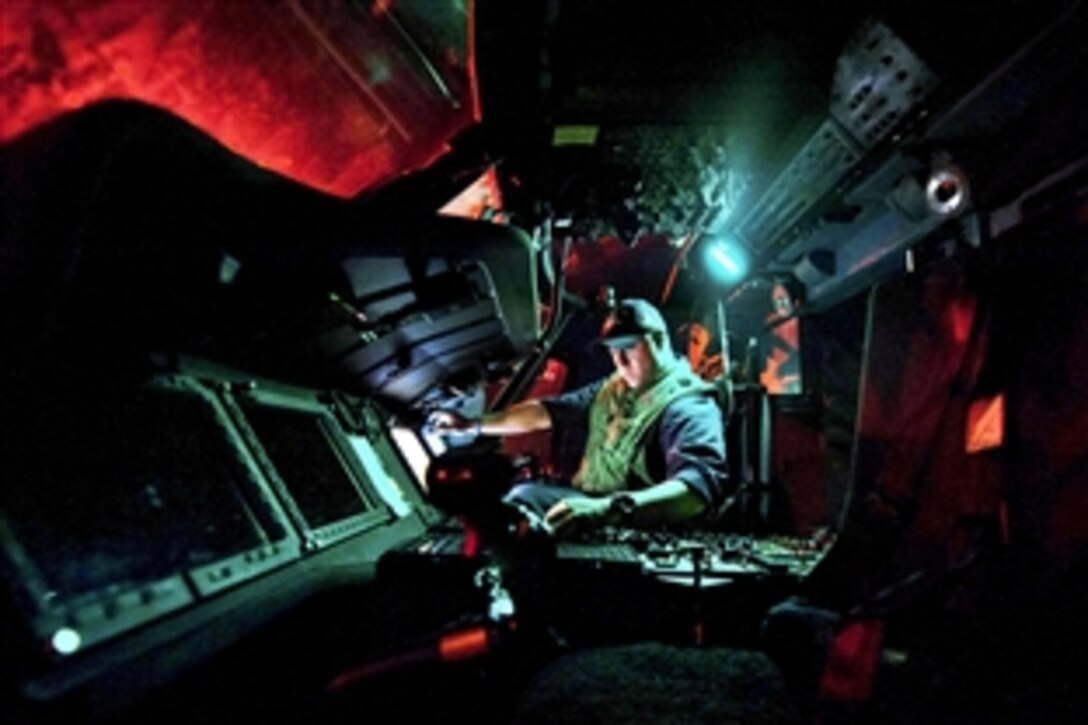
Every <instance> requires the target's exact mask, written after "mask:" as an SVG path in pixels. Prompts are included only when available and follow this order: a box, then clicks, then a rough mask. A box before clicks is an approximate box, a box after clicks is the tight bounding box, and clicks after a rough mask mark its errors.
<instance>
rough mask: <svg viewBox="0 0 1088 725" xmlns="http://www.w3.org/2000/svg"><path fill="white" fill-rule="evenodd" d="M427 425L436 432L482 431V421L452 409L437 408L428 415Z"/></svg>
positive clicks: (474, 432) (476, 432)
mask: <svg viewBox="0 0 1088 725" xmlns="http://www.w3.org/2000/svg"><path fill="white" fill-rule="evenodd" d="M427 427H428V428H430V429H431V430H432V431H434V432H435V433H472V434H478V433H479V432H480V421H478V420H473V419H471V418H466V417H465V416H463V415H461V414H460V413H457V412H455V411H452V410H435V411H433V412H432V413H431V414H430V415H428V416H427Z"/></svg>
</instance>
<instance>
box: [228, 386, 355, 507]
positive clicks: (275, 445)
mask: <svg viewBox="0 0 1088 725" xmlns="http://www.w3.org/2000/svg"><path fill="white" fill-rule="evenodd" d="M240 405H241V408H242V410H243V412H244V414H245V419H246V422H247V423H248V424H249V426H250V427H251V428H252V429H253V432H254V433H255V434H256V437H257V439H258V440H259V441H260V445H261V447H262V448H263V449H264V451H265V453H266V454H267V456H268V459H269V461H270V462H271V463H272V465H273V466H274V467H275V468H276V472H277V473H278V474H279V478H280V479H281V481H282V482H283V484H284V486H285V487H286V488H287V491H288V493H289V494H290V496H291V498H292V499H293V500H294V502H295V504H296V505H297V506H298V508H299V511H300V513H301V514H302V516H303V518H305V519H306V523H307V524H309V525H310V526H312V527H313V528H320V527H322V526H325V525H327V524H330V523H333V522H336V521H341V520H343V519H346V518H349V517H352V516H358V515H360V514H363V513H365V512H367V511H368V510H370V506H369V505H368V504H367V501H366V500H365V499H364V498H363V496H362V493H361V492H360V489H359V487H358V486H357V485H356V484H355V480H354V476H353V475H352V474H351V473H350V471H349V470H348V469H347V468H346V466H345V463H344V461H343V459H342V457H341V456H342V454H341V453H340V452H338V451H337V449H336V448H335V443H334V436H335V435H336V433H335V432H334V429H333V426H334V425H335V424H334V423H333V422H332V421H330V420H329V419H327V418H326V417H325V416H324V415H322V414H321V413H317V412H312V411H306V410H297V409H294V408H286V407H276V406H271V405H264V404H259V403H257V402H255V401H253V400H249V399H243V400H242V401H240Z"/></svg>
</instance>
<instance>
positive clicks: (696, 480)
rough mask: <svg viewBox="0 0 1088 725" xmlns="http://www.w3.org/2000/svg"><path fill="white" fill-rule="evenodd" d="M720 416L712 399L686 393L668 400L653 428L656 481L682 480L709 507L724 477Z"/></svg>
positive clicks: (720, 490) (717, 497) (718, 501)
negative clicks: (658, 474) (657, 448)
mask: <svg viewBox="0 0 1088 725" xmlns="http://www.w3.org/2000/svg"><path fill="white" fill-rule="evenodd" d="M722 418H723V416H722V411H721V408H720V407H719V406H718V404H717V403H716V402H715V401H714V399H713V398H711V397H709V396H703V395H689V396H685V397H683V398H679V399H677V400H675V401H673V402H672V403H670V404H669V406H668V407H667V408H665V411H664V412H663V413H662V414H661V420H660V422H659V424H658V427H657V441H658V445H659V446H660V452H661V459H660V461H661V463H662V464H663V466H664V472H663V476H662V478H661V479H660V480H661V481H664V480H667V479H670V478H673V479H677V480H679V481H682V482H683V483H684V484H686V485H687V486H688V487H690V488H691V489H692V490H693V491H695V493H697V494H698V495H699V496H700V497H701V498H702V499H703V500H704V501H705V502H706V504H707V506H708V507H709V508H711V509H715V508H717V507H718V505H719V504H721V502H722V499H723V497H724V496H725V488H726V478H727V476H728V473H727V472H728V468H727V466H726V453H725V431H724V424H723V421H722ZM648 463H650V461H648ZM651 470H652V468H651ZM658 482H660V481H658Z"/></svg>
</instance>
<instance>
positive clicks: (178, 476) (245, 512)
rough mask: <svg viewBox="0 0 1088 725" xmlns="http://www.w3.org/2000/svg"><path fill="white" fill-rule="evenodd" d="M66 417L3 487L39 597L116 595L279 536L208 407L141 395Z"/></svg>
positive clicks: (31, 448)
mask: <svg viewBox="0 0 1088 725" xmlns="http://www.w3.org/2000/svg"><path fill="white" fill-rule="evenodd" d="M73 408H77V409H75V410H73V412H72V414H71V415H70V417H69V418H67V419H65V420H63V421H58V425H56V426H55V427H54V428H53V429H51V430H50V434H49V436H44V435H38V436H36V437H35V438H34V439H33V440H30V441H27V442H26V446H25V448H24V450H23V451H22V454H23V461H22V463H21V464H20V465H19V466H18V468H17V470H16V472H15V473H14V475H13V477H12V480H8V481H5V485H4V486H3V494H2V496H3V498H2V508H3V513H4V515H5V518H6V519H7V525H8V527H9V531H10V532H11V535H12V536H13V538H14V540H15V542H17V546H18V547H19V549H20V551H21V556H22V558H24V559H25V561H26V564H28V565H29V566H30V567H32V568H33V570H34V572H35V574H36V577H37V578H38V579H40V581H41V585H42V586H43V587H44V588H45V590H46V591H45V592H44V593H43V595H44V596H47V597H49V598H50V599H53V598H56V599H59V600H60V601H66V600H69V599H71V598H74V597H78V596H80V595H83V594H87V593H91V592H103V591H107V592H108V591H120V590H124V589H128V588H131V587H133V586H137V585H139V584H142V583H146V582H151V581H155V580H158V579H162V578H164V577H167V576H171V575H174V574H177V573H179V572H184V571H186V570H189V569H191V568H193V567H198V566H201V565H206V564H210V563H213V562H216V561H219V560H222V559H224V558H226V557H229V556H232V555H235V554H238V553H239V552H243V551H247V550H249V549H252V548H254V547H257V546H262V545H265V544H268V543H270V542H275V541H278V540H281V539H282V538H284V537H285V536H286V534H287V532H286V530H285V527H284V525H283V523H282V522H281V519H280V518H279V517H278V516H277V515H276V512H275V511H274V510H273V509H272V508H270V506H269V503H268V501H267V499H265V498H264V497H263V495H262V493H261V489H260V487H259V485H258V484H257V481H256V480H255V479H254V477H253V476H254V474H253V472H252V471H251V469H250V467H249V466H247V464H246V460H245V459H244V457H243V456H241V455H240V453H239V451H240V448H239V445H238V442H237V441H236V439H234V438H232V437H231V436H230V435H229V434H228V430H227V428H226V427H225V426H224V421H223V418H222V415H221V413H220V411H219V410H218V409H217V408H216V407H215V406H214V404H213V403H212V401H211V400H210V399H208V398H206V397H204V396H203V395H201V394H199V393H197V392H194V391H193V390H189V389H182V388H178V387H170V386H149V387H146V388H143V389H140V390H139V391H137V392H133V393H131V394H129V395H125V396H118V397H116V398H110V399H108V400H101V401H96V402H94V403H81V404H80V405H78V406H73Z"/></svg>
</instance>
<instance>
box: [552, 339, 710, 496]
mask: <svg viewBox="0 0 1088 725" xmlns="http://www.w3.org/2000/svg"><path fill="white" fill-rule="evenodd" d="M713 390H714V387H713V386H712V385H710V384H709V383H707V382H705V381H704V380H703V379H701V378H700V377H698V376H697V375H695V373H693V372H692V371H691V368H690V367H688V365H687V362H686V361H683V360H679V359H675V363H674V364H670V365H669V366H668V369H667V370H666V372H665V374H664V375H663V376H662V377H660V378H658V379H657V380H655V381H654V382H653V383H651V384H650V385H649V387H647V388H645V389H643V390H630V389H628V387H627V385H626V383H624V382H623V379H622V378H621V377H620V376H619V373H613V374H612V376H611V377H609V378H608V380H607V381H605V383H604V385H603V386H601V389H600V390H599V391H597V395H596V397H595V398H594V399H593V404H592V405H591V406H590V409H589V436H588V438H587V440H586V451H585V454H584V455H583V456H582V461H581V464H580V465H579V467H578V472H577V473H576V474H575V475H574V478H573V479H572V481H571V482H572V484H573V485H574V487H575V488H577V489H579V490H582V491H585V492H586V493H593V494H598V493H600V494H603V493H612V492H614V491H620V490H623V489H624V488H626V482H627V478H628V476H629V475H630V474H631V473H632V472H633V473H634V474H635V475H636V476H637V477H638V478H639V479H641V480H642V481H643V482H644V483H645V484H647V485H649V484H652V483H657V482H655V481H652V480H651V478H650V475H649V472H648V470H647V467H646V446H645V441H646V435H647V433H648V432H649V430H650V428H651V427H652V426H653V424H654V423H656V422H657V419H658V418H659V417H660V416H661V413H662V412H664V410H665V408H666V407H667V406H668V405H669V404H670V403H672V402H673V401H674V400H676V399H678V398H681V397H683V396H685V395H693V394H696V393H707V392H711V391H713Z"/></svg>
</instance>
